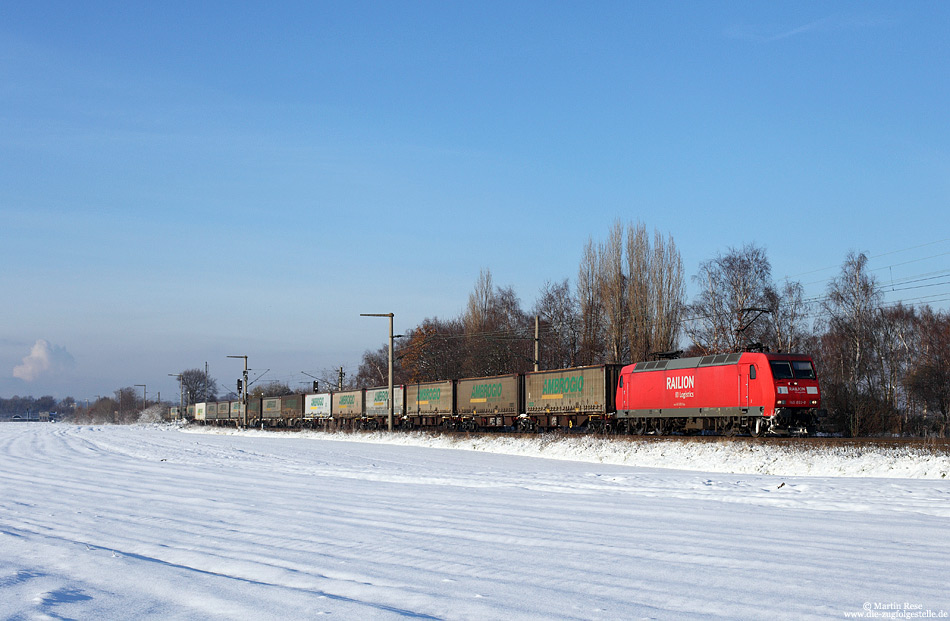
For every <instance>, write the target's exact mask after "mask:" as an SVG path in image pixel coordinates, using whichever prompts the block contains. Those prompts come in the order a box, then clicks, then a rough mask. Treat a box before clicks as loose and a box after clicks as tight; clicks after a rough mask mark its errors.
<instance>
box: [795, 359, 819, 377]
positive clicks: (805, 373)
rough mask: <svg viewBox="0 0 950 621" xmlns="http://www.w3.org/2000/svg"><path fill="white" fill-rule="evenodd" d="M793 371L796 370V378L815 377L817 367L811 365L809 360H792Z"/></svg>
mask: <svg viewBox="0 0 950 621" xmlns="http://www.w3.org/2000/svg"><path fill="white" fill-rule="evenodd" d="M792 371H794V372H795V378H796V379H815V367H813V366H811V362H809V361H808V360H796V361H794V362H792Z"/></svg>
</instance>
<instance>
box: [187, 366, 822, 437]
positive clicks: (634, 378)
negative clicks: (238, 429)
mask: <svg viewBox="0 0 950 621" xmlns="http://www.w3.org/2000/svg"><path fill="white" fill-rule="evenodd" d="M820 405H821V391H820V389H819V385H818V377H817V373H816V371H815V366H814V363H813V361H812V360H811V358H809V357H808V356H806V355H801V354H773V353H752V352H746V353H735V354H719V355H710V356H701V357H694V358H675V359H669V360H653V361H649V362H637V363H635V364H630V365H626V366H624V365H619V364H606V365H596V366H587V367H577V368H570V369H557V370H551V371H535V372H529V373H516V374H510V375H500V376H494V377H479V378H466V379H459V380H445V381H439V382H425V383H417V384H405V385H397V386H395V387H394V388H393V421H394V428H397V429H451V430H462V431H478V430H514V431H521V432H532V431H547V430H556V429H564V430H578V431H591V432H601V433H610V432H616V433H624V434H638V435H640V434H673V433H720V434H727V435H731V434H737V433H748V434H751V435H753V436H759V435H764V434H769V435H807V434H810V433H813V432H814V431H815V428H816V424H817V422H818V421H817V414H818V411H819V407H820ZM388 416H389V389H388V387H379V388H366V389H358V390H343V391H336V392H325V393H316V394H296V395H286V396H283V397H264V398H252V399H249V400H248V402H247V412H246V415H245V412H244V411H243V409H242V403H241V402H240V401H222V402H216V403H198V404H195V405H192V406H188V418H190V419H193V420H195V421H197V422H199V423H202V424H215V425H222V424H227V425H237V426H241V425H247V426H255V427H256V426H260V427H284V428H312V429H326V430H356V429H380V428H386V427H387V425H388Z"/></svg>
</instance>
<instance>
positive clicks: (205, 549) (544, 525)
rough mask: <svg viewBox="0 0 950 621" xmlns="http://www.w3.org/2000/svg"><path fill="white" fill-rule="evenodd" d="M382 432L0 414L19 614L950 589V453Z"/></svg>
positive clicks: (677, 613) (919, 595)
mask: <svg viewBox="0 0 950 621" xmlns="http://www.w3.org/2000/svg"><path fill="white" fill-rule="evenodd" d="M355 440H359V441H355ZM367 440H369V441H367ZM384 440H385V437H384V436H383V435H372V436H365V437H364V436H356V437H352V436H350V437H341V436H332V437H330V438H327V437H323V436H319V435H316V434H297V435H291V434H263V435H262V434H259V433H252V432H247V433H227V434H225V433H205V432H203V433H185V432H182V431H181V430H178V429H177V428H174V427H169V426H159V425H150V426H132V427H119V426H116V427H108V426H105V427H75V426H67V425H60V424H55V425H54V424H6V425H3V426H2V428H0V618H5V619H133V618H134V619H138V618H161V619H215V618H221V619H310V618H314V617H318V616H322V615H332V617H331V618H339V619H374V618H376V619H397V618H419V619H640V618H646V619H680V618H682V619H692V618H706V619H756V618H760V619H776V618H782V619H807V618H848V617H849V616H854V615H857V614H865V613H868V612H870V613H871V614H875V613H876V614H878V615H880V614H882V613H883V614H892V616H894V615H893V613H894V606H895V605H899V606H900V607H901V610H900V612H903V613H904V614H903V616H896V618H907V617H910V616H912V615H908V614H907V613H908V612H911V613H913V612H917V613H926V612H927V611H931V612H932V614H933V615H934V618H940V615H946V613H947V612H950V588H948V587H950V538H948V537H947V532H948V527H950V483H948V482H947V481H946V480H945V479H942V478H941V474H942V473H946V472H947V461H946V456H937V457H934V456H932V455H930V456H928V455H927V454H924V453H919V454H917V453H910V452H905V453H904V454H900V453H899V452H898V453H895V454H885V453H886V451H881V452H878V453H861V452H860V451H859V452H856V453H855V452H852V453H850V454H849V453H848V451H837V452H832V453H831V454H830V455H828V456H821V455H818V456H816V455H815V454H808V453H799V454H798V456H797V457H796V455H795V454H794V452H788V453H787V454H786V453H783V452H782V451H776V452H775V453H772V454H766V455H757V454H753V453H754V452H753V451H751V450H750V451H748V452H749V453H750V455H748V456H743V455H742V453H741V451H738V450H734V451H732V452H731V454H730V450H729V449H728V448H724V447H727V446H728V445H718V444H716V443H713V444H709V445H705V444H704V445H697V444H683V445H673V444H665V443H663V444H664V446H661V444H660V443H653V445H651V446H646V448H644V447H638V445H636V444H635V445H631V446H628V447H617V446H614V450H613V452H611V450H610V448H609V447H610V444H611V443H609V442H607V443H605V442H604V441H603V440H597V439H594V438H588V439H572V440H570V441H569V442H567V443H566V444H563V445H562V446H560V447H558V446H556V445H558V444H562V443H551V442H550V441H549V440H538V441H536V442H537V444H536V445H535V446H534V447H532V445H531V444H530V442H528V443H520V444H519V443H517V442H514V441H506V440H500V439H497V440H485V441H481V440H472V439H469V440H462V441H454V442H455V444H456V445H455V448H467V449H475V450H453V449H445V448H433V447H432V446H431V445H433V444H438V443H439V442H447V440H439V439H431V438H424V437H417V438H409V439H407V438H404V437H403V438H397V439H396V441H397V442H400V443H401V445H400V444H386V443H384V442H383V441H384ZM370 441H371V442H370ZM410 442H416V443H421V444H427V445H429V446H410V445H408V443H410ZM459 442H461V444H459ZM478 442H488V443H492V444H491V446H488V445H482V446H479V445H477V443H478ZM572 442H573V443H575V444H573V445H572V444H571V443H572ZM703 447H705V448H703ZM490 451H506V452H508V453H534V454H538V453H539V452H540V454H542V455H546V456H551V457H558V459H539V458H537V457H528V456H524V455H512V454H507V455H506V454H499V453H498V452H490ZM663 451H665V452H663ZM571 459H574V460H575V461H571ZM584 460H586V461H584ZM608 461H617V462H620V463H604V462H608ZM730 464H733V465H732V466H730ZM882 464H883V465H882ZM657 465H672V466H675V467H677V468H680V469H679V470H664V469H659V468H656V467H650V466H657ZM686 468H688V470H685V469H686ZM717 470H718V471H728V470H732V472H731V473H729V472H721V473H714V472H713V471H717ZM761 472H772V473H775V472H780V473H782V474H781V475H777V474H760V473H761ZM796 473H805V475H803V476H794V475H795V474H796ZM862 473H864V474H865V476H858V475H861V474H862ZM840 475H846V476H840ZM868 475H873V476H868ZM884 476H888V477H890V478H882V477H884ZM910 477H918V478H910ZM923 477H927V478H923ZM918 607H919V608H918ZM921 616H924V615H921ZM879 618H880V616H879Z"/></svg>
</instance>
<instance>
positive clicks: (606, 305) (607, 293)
mask: <svg viewBox="0 0 950 621" xmlns="http://www.w3.org/2000/svg"><path fill="white" fill-rule="evenodd" d="M623 245H624V244H623V227H622V226H621V224H620V221H619V220H618V221H616V222H614V225H613V226H612V227H611V228H610V234H609V235H608V236H607V242H606V243H604V244H601V245H600V250H599V252H598V261H597V295H598V296H599V297H600V300H601V307H602V308H603V311H604V333H605V336H606V342H607V362H622V361H623V360H624V359H625V357H626V355H627V351H628V348H627V315H628V311H627V293H626V290H627V282H626V280H627V278H626V274H624V269H623V254H624V253H623Z"/></svg>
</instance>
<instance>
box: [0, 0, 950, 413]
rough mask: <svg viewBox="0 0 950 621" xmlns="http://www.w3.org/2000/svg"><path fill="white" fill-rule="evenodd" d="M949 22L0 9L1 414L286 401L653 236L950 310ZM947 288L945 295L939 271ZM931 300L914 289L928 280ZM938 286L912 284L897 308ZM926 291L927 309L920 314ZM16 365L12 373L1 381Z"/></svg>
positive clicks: (751, 5)
mask: <svg viewBox="0 0 950 621" xmlns="http://www.w3.org/2000/svg"><path fill="white" fill-rule="evenodd" d="M948 27H950V5H947V4H946V3H939V2H933V3H928V2H914V3H903V2H892V3H890V2H889V3H878V2H854V3H847V2H839V3H826V2H814V3H813V2H789V3H763V2H748V3H740V2H730V3H709V2H677V3H645V2H644V3H635V2H600V3H593V4H587V3H563V2H478V3H447V2H379V3H374V2H369V3H367V2H345V3H319V2H301V3H293V2H282V3H242V2H200V3H193V2H160V3H159V2H128V1H123V2H115V3H109V2H86V3H77V2H19V1H14V2H5V3H3V5H2V7H0V78H2V79H0V128H2V132H0V216H2V217H0V220H2V229H0V230H2V233H0V261H2V264H3V266H4V269H3V270H2V272H0V274H2V275H0V291H3V292H4V294H5V296H6V299H5V303H4V304H3V308H2V310H0V318H2V321H0V396H12V395H13V394H21V395H22V394H33V395H36V396H39V395H41V394H54V395H56V396H59V397H63V396H66V395H72V396H75V397H77V398H86V397H95V396H96V395H101V394H111V392H112V391H113V390H115V389H116V388H119V387H121V386H131V385H134V384H146V385H148V387H149V388H148V391H149V394H150V395H152V396H154V394H155V392H156V391H159V390H160V391H162V394H163V396H171V395H173V394H175V395H177V385H176V384H175V382H174V380H173V379H172V378H170V377H168V374H169V373H175V372H178V371H180V370H183V369H187V368H194V367H203V366H204V364H205V362H208V363H209V365H210V368H211V372H212V375H213V376H215V377H217V378H218V379H219V380H220V381H221V384H222V385H223V386H231V385H232V384H233V379H234V378H236V377H237V373H238V369H239V368H240V366H241V362H240V361H234V360H228V359H226V358H225V356H227V355H229V354H247V355H249V356H250V364H251V367H252V368H257V369H260V370H264V369H271V371H270V373H269V374H268V375H267V376H266V378H265V379H280V380H283V381H288V382H290V383H292V384H293V383H295V382H300V381H304V380H307V379H308V378H306V377H305V376H303V375H301V374H300V371H301V370H303V371H308V372H311V373H314V372H318V371H320V370H322V369H328V368H334V367H339V366H345V367H347V369H348V371H351V372H355V371H356V366H357V365H358V363H359V360H360V357H361V355H362V353H363V352H364V351H365V350H366V349H368V348H374V349H375V348H376V347H379V346H380V345H381V344H382V343H383V342H384V340H385V337H386V325H385V321H384V320H379V319H376V320H373V319H365V318H359V317H358V315H359V313H361V312H362V313H366V312H394V313H396V330H397V332H398V331H401V330H406V329H408V328H411V327H413V326H415V325H417V324H418V323H419V322H420V321H421V320H422V319H423V318H425V317H431V316H439V317H454V316H456V315H458V314H459V313H460V312H461V310H462V309H463V307H464V305H465V303H466V300H467V295H468V293H469V292H470V291H471V289H472V287H473V285H474V283H475V281H476V279H477V277H478V273H479V271H480V270H481V269H483V268H489V269H490V270H491V271H492V273H493V276H494V279H495V282H496V283H497V284H499V285H503V286H507V285H511V286H513V287H514V288H515V290H516V291H517V292H518V294H519V295H520V297H521V300H522V304H523V306H524V307H525V308H530V307H531V306H532V305H533V304H534V301H535V297H536V295H537V292H538V290H539V289H540V288H541V286H542V285H543V284H544V283H545V281H547V280H560V279H563V278H571V279H574V277H575V275H576V272H577V266H578V262H579V259H580V256H581V253H582V250H583V247H584V244H585V243H586V241H587V240H588V238H590V237H593V238H594V239H595V240H600V239H603V238H604V237H605V236H606V233H607V230H608V228H609V227H610V225H611V223H612V222H614V221H615V220H616V219H618V218H620V219H621V220H623V221H624V222H636V221H642V222H643V223H644V224H646V225H647V227H648V228H650V229H653V228H656V229H659V230H660V231H662V232H663V233H665V234H669V235H672V237H673V239H674V241H675V242H676V244H677V246H678V247H679V249H680V251H681V253H682V255H683V259H684V262H685V265H686V271H687V273H688V274H689V275H690V276H691V275H693V274H695V273H696V272H697V269H698V266H699V264H700V262H702V261H705V260H709V259H712V258H714V257H715V256H716V255H717V254H718V253H721V252H725V251H727V250H728V249H729V248H730V247H741V246H742V245H743V244H746V243H756V244H758V245H760V246H763V247H764V248H766V249H767V251H768V255H769V257H770V259H771V262H772V268H773V275H774V276H775V278H776V280H781V279H782V278H784V277H790V278H792V279H795V280H800V281H802V282H803V283H804V284H805V286H806V291H807V292H808V294H809V295H815V296H817V295H820V294H821V293H822V292H823V291H824V290H825V287H826V284H827V281H828V279H829V278H831V277H833V276H834V275H835V274H836V272H837V270H838V268H839V267H840V265H841V263H842V262H843V260H844V258H845V256H846V254H847V253H848V251H850V250H857V251H864V252H866V253H867V254H868V255H870V256H871V257H872V260H871V266H872V268H874V269H875V270H876V272H875V274H876V275H877V276H878V277H879V278H880V279H881V280H882V282H887V283H894V284H893V286H891V289H893V291H889V292H888V300H889V301H896V300H899V299H904V300H910V301H912V303H919V302H920V301H921V298H924V299H923V301H931V302H933V305H934V306H937V307H940V308H946V306H947V303H948V302H947V301H948V299H950V285H943V286H940V285H939V284H935V283H946V282H947V281H948V279H947V278H946V274H947V269H948V266H950V260H948V257H950V226H948V225H947V216H946V207H947V205H948V202H950V201H948V199H950V123H948V122H947V114H946V111H947V104H948V102H950V72H948V71H947V67H948V66H950V39H948V37H947V36H946V33H947V32H948ZM941 275H943V277H942V279H941ZM932 276H936V277H937V278H934V279H931V280H928V281H920V282H916V283H911V284H905V285H903V288H902V286H901V284H900V283H901V282H903V281H909V280H914V279H916V278H930V277H932ZM916 285H926V287H924V288H922V289H909V288H907V287H910V286H916ZM924 296H930V297H926V298H925V297H924ZM17 369H19V370H17Z"/></svg>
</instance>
